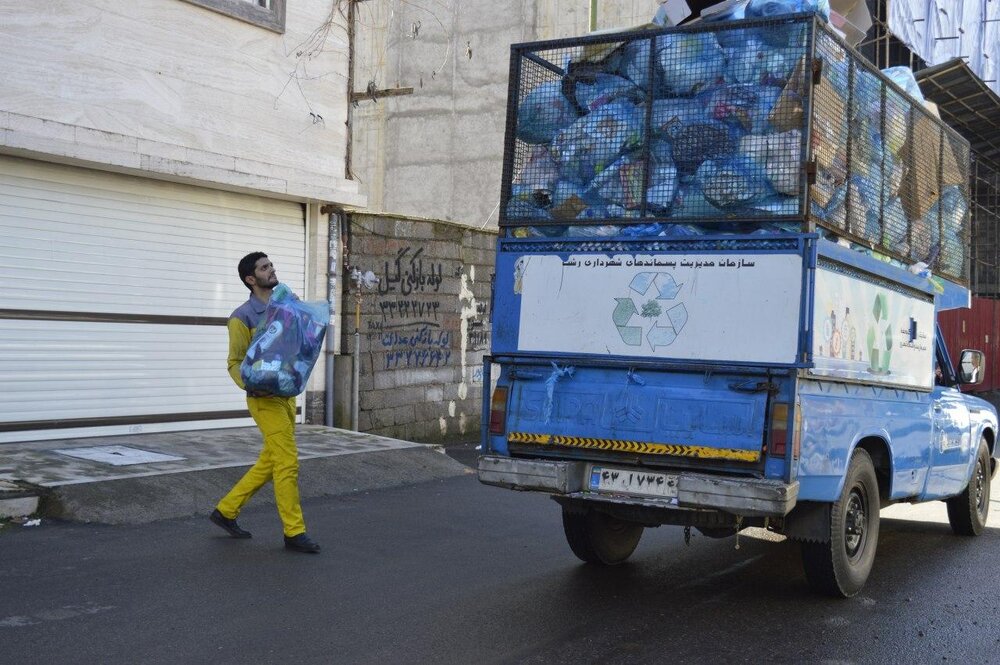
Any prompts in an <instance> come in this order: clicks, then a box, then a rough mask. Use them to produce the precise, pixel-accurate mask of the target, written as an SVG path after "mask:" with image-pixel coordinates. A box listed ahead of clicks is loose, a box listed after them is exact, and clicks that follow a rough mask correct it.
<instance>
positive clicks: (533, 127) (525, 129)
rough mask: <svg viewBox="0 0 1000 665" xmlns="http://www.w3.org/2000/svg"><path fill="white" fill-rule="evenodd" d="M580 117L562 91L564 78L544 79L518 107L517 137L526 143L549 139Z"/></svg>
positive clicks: (544, 141)
mask: <svg viewBox="0 0 1000 665" xmlns="http://www.w3.org/2000/svg"><path fill="white" fill-rule="evenodd" d="M576 118H577V113H576V110H575V109H574V108H573V105H572V104H571V103H570V101H569V100H568V99H566V97H565V95H563V93H562V81H551V82H549V83H543V84H541V85H540V86H538V87H537V88H535V89H534V90H532V91H531V92H529V93H528V95H527V96H526V97H525V98H524V100H523V101H522V102H521V103H520V105H518V107H517V138H519V139H521V140H522V141H524V142H525V143H548V142H550V141H551V140H552V139H553V137H555V135H556V133H557V132H559V130H561V129H565V128H566V127H569V126H570V125H571V124H573V122H574V121H575V120H576Z"/></svg>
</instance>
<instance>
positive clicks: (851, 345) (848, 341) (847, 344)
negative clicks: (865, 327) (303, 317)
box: [842, 307, 858, 360]
mask: <svg viewBox="0 0 1000 665" xmlns="http://www.w3.org/2000/svg"><path fill="white" fill-rule="evenodd" d="M843 337H844V351H843V354H842V357H843V358H850V359H851V360H854V356H855V355H857V341H858V331H857V329H855V327H854V319H853V318H851V308H850V307H846V308H844V332H843Z"/></svg>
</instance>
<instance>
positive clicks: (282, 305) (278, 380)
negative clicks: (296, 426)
mask: <svg viewBox="0 0 1000 665" xmlns="http://www.w3.org/2000/svg"><path fill="white" fill-rule="evenodd" d="M329 324H330V306H329V305H328V304H327V303H325V302H322V301H319V302H304V301H302V300H299V299H298V298H297V297H296V296H295V294H293V293H292V291H291V290H290V289H289V288H288V287H287V286H286V285H285V284H278V286H277V287H275V289H274V291H273V292H272V293H271V300H270V301H269V302H268V303H267V309H266V310H264V317H263V320H262V321H261V323H260V324H258V326H257V334H255V335H254V337H253V340H251V342H250V347H249V348H248V349H247V355H246V357H245V358H244V359H243V364H242V365H241V366H240V376H241V377H242V378H243V383H244V385H245V386H246V389H247V390H248V391H251V392H258V393H267V394H269V395H277V396H279V397H294V396H295V395H298V394H299V393H301V392H302V391H303V390H305V389H306V383H307V382H308V380H309V374H310V373H312V369H313V366H314V365H315V364H316V360H317V358H319V354H320V351H321V349H322V347H323V338H324V337H325V336H326V328H327V326H328V325H329Z"/></svg>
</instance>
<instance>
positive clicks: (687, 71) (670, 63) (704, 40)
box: [656, 32, 726, 96]
mask: <svg viewBox="0 0 1000 665" xmlns="http://www.w3.org/2000/svg"><path fill="white" fill-rule="evenodd" d="M656 61H657V64H658V65H659V70H660V76H661V79H662V86H663V89H664V91H665V92H666V93H667V94H671V95H681V96H684V95H693V94H695V93H696V92H700V91H702V90H705V89H707V88H709V87H711V86H714V85H717V84H719V83H721V82H722V81H723V80H724V75H725V72H726V53H725V51H723V50H722V47H721V46H720V45H719V42H718V40H716V38H715V35H713V34H712V33H710V32H692V33H676V34H670V35H663V36H662V37H659V38H658V39H657V40H656Z"/></svg>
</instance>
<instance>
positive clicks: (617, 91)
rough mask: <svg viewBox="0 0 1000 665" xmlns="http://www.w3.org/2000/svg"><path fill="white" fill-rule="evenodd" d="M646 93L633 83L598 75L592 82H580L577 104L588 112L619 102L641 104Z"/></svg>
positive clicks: (577, 91)
mask: <svg viewBox="0 0 1000 665" xmlns="http://www.w3.org/2000/svg"><path fill="white" fill-rule="evenodd" d="M644 98H645V93H643V91H642V90H641V89H640V88H639V86H637V85H636V84H635V83H633V82H632V81H630V80H628V79H626V78H622V77H621V76H614V75H612V74H597V75H596V76H595V77H594V80H592V81H578V82H577V84H576V102H577V103H578V104H579V105H580V106H581V107H583V109H584V110H586V111H593V110H594V109H596V108H599V107H601V106H604V105H605V104H610V103H611V102H614V101H618V100H625V101H630V102H632V103H634V104H638V103H641V102H642V101H643V99H644Z"/></svg>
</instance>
